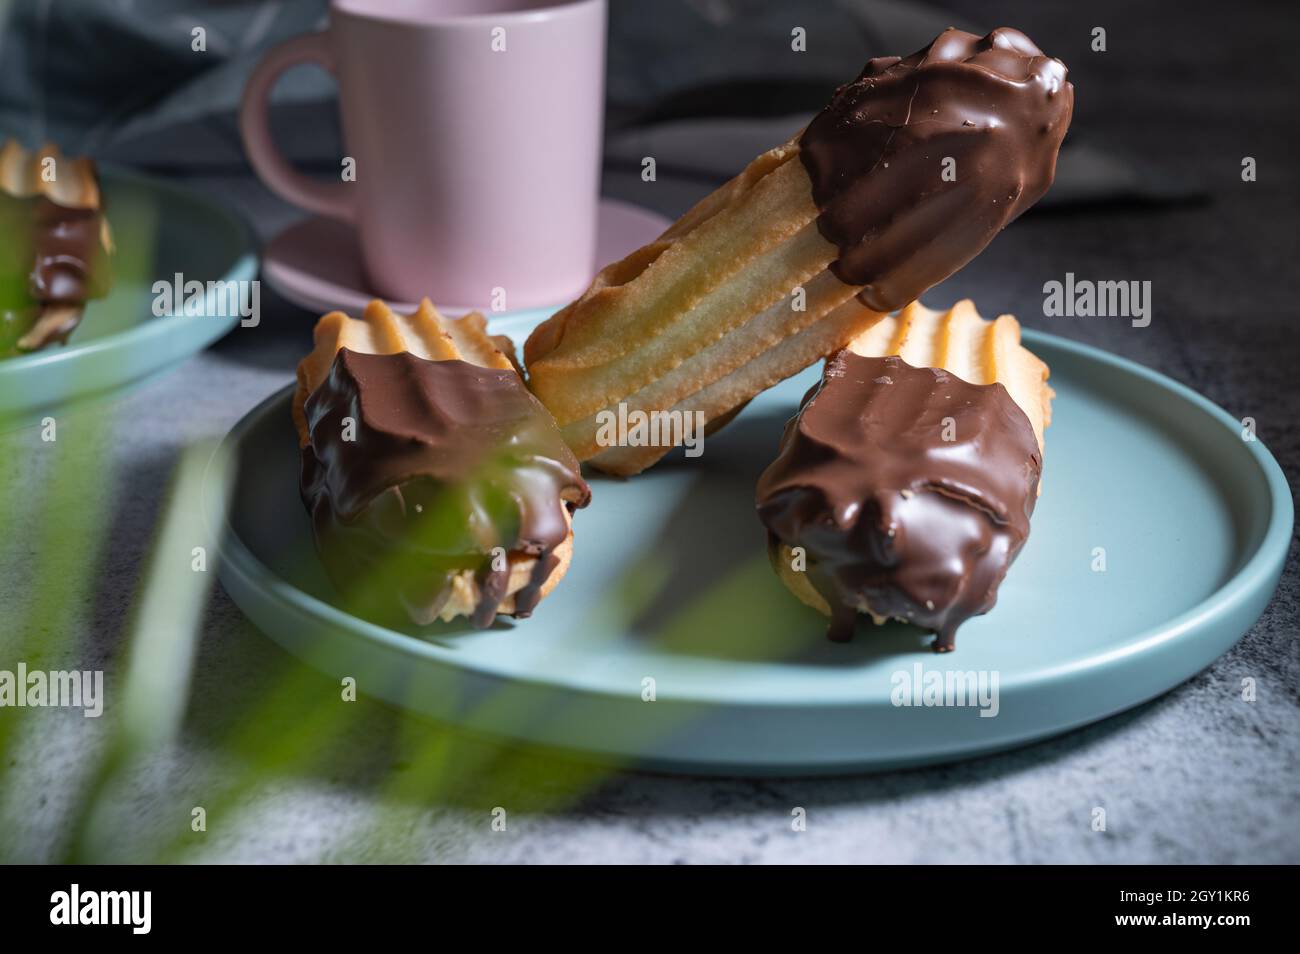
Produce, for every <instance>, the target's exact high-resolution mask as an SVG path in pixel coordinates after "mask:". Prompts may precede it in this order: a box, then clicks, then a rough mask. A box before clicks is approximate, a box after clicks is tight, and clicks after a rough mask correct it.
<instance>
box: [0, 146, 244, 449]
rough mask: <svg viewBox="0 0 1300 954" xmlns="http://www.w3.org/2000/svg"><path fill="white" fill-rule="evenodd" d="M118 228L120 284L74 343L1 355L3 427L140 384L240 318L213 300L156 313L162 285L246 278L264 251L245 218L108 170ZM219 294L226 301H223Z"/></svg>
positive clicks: (116, 279)
mask: <svg viewBox="0 0 1300 954" xmlns="http://www.w3.org/2000/svg"><path fill="white" fill-rule="evenodd" d="M100 171H101V186H102V189H103V194H104V202H105V208H106V210H107V212H108V219H109V222H110V224H111V225H112V229H113V240H114V244H115V245H116V253H115V254H114V256H113V260H112V261H113V289H112V291H111V292H110V294H109V295H108V297H106V298H104V299H102V300H99V301H92V302H90V303H89V304H87V306H86V312H85V316H84V317H83V318H82V322H81V325H80V326H79V327H78V328H77V330H76V331H75V332H73V334H72V338H71V340H70V342H69V343H68V344H67V345H64V346H62V347H60V346H57V345H56V346H53V347H50V348H46V349H44V350H42V351H38V352H35V353H34V354H29V355H22V356H20V357H15V358H6V359H3V360H0V425H8V426H20V425H24V424H28V423H31V422H32V421H33V420H35V419H38V418H39V417H40V416H41V415H42V414H44V413H45V412H47V411H50V410H53V409H56V408H61V407H65V406H67V405H68V404H70V403H73V402H77V401H83V400H85V399H88V398H94V397H98V396H102V395H104V394H106V393H109V392H111V391H115V390H117V389H119V388H122V387H125V386H127V385H129V384H132V383H135V382H138V381H141V380H143V379H145V378H147V377H149V376H150V375H153V374H155V373H157V372H159V371H162V370H164V369H166V368H169V367H171V366H173V365H175V364H177V363H178V362H180V361H182V360H184V359H185V358H187V357H189V356H190V355H192V354H194V353H196V352H198V351H202V350H203V349H204V348H206V347H207V346H208V345H209V344H211V343H212V342H214V341H216V340H217V339H218V338H220V337H222V336H223V335H224V334H226V332H228V331H229V330H230V329H231V328H233V327H234V326H235V325H236V324H238V323H239V320H240V319H239V315H238V314H237V313H231V309H228V308H224V307H222V305H223V304H225V301H224V295H222V296H216V295H214V296H210V297H208V298H207V299H206V300H205V309H204V311H205V314H203V315H201V316H198V315H193V316H189V317H186V316H184V315H164V316H163V317H161V318H159V317H156V316H155V315H154V309H153V305H154V300H155V293H154V290H153V286H154V283H155V282H157V281H160V280H163V281H167V282H172V281H173V280H174V277H175V275H176V274H177V273H179V274H181V275H182V276H183V277H184V280H185V281H199V282H203V283H204V285H205V287H206V285H207V283H208V282H209V281H213V282H215V281H226V282H246V281H251V280H252V279H253V278H255V277H256V276H257V257H256V256H255V255H254V254H253V252H252V250H251V246H250V240H249V236H248V233H247V230H246V229H245V227H244V225H243V223H242V222H240V221H239V219H238V218H236V217H235V215H234V214H232V213H231V212H228V211H227V210H226V209H223V208H222V207H221V206H219V205H217V204H215V203H213V202H212V201H210V200H208V199H204V198H202V197H200V196H198V195H195V194H193V193H191V192H188V191H186V190H184V189H181V188H178V187H176V186H173V185H170V184H167V183H164V182H159V181H157V180H155V179H150V178H147V177H145V176H141V175H139V174H137V173H133V172H128V171H126V170H123V169H115V168H112V167H107V166H106V167H102V168H101V170H100ZM219 299H220V300H219Z"/></svg>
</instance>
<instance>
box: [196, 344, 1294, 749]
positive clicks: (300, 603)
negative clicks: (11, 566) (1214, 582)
mask: <svg viewBox="0 0 1300 954" xmlns="http://www.w3.org/2000/svg"><path fill="white" fill-rule="evenodd" d="M1023 337H1024V339H1026V343H1027V344H1029V345H1031V346H1033V345H1035V344H1036V345H1038V346H1040V347H1046V348H1055V349H1057V350H1060V351H1064V352H1068V353H1070V354H1071V355H1073V356H1074V357H1077V358H1082V359H1085V360H1092V361H1100V362H1101V363H1103V364H1106V365H1109V366H1111V367H1112V368H1114V369H1115V370H1118V371H1120V372H1122V373H1126V374H1130V375H1134V376H1136V377H1138V378H1140V379H1142V380H1143V381H1145V382H1146V383H1147V384H1149V385H1152V386H1155V387H1157V388H1159V389H1162V390H1165V391H1168V392H1170V393H1172V394H1173V395H1174V396H1175V397H1177V398H1180V399H1181V400H1183V401H1185V402H1187V403H1190V404H1192V405H1193V406H1195V407H1196V408H1197V409H1198V410H1200V411H1202V412H1203V413H1205V414H1207V415H1208V416H1209V417H1210V418H1211V419H1213V420H1214V421H1216V422H1217V423H1218V424H1219V425H1220V426H1222V427H1224V428H1226V429H1227V430H1228V431H1229V432H1230V433H1234V434H1235V433H1236V432H1237V431H1238V429H1239V428H1240V422H1238V421H1237V420H1236V419H1235V418H1233V417H1232V416H1231V415H1230V414H1228V412H1227V411H1225V410H1224V409H1223V408H1221V407H1219V406H1218V405H1217V404H1215V403H1214V402H1213V401H1211V400H1210V399H1209V398H1206V397H1204V396H1203V395H1201V394H1199V393H1197V392H1196V391H1194V390H1193V389H1191V388H1190V387H1188V386H1186V385H1184V384H1181V383H1179V382H1178V381H1175V380H1174V379H1172V378H1170V377H1168V376H1167V375H1164V374H1162V373H1160V372H1158V371H1154V370H1152V369H1150V368H1147V367H1145V366H1144V365H1141V364H1139V363H1137V362H1136V361H1133V360H1131V359H1129V358H1125V357H1122V356H1120V355H1117V354H1114V353H1112V352H1109V351H1105V350H1104V349H1101V348H1097V347H1095V346H1093V345H1088V344H1084V343H1082V342H1078V341H1073V340H1070V339H1067V338H1062V337H1060V336H1058V335H1054V334H1050V333H1048V332H1044V331H1038V330H1035V329H1024V331H1023ZM293 387H294V385H293V384H292V383H290V384H286V385H285V386H284V387H283V388H280V389H277V390H276V391H274V392H273V393H271V394H270V395H268V396H267V397H266V398H264V399H263V400H262V401H260V402H258V404H257V405H255V406H254V407H253V408H251V409H250V410H249V411H248V412H247V413H245V414H244V415H243V416H242V417H241V418H240V419H239V421H237V422H236V424H235V425H234V426H233V427H232V428H231V429H230V431H229V432H228V433H227V434H226V435H225V437H224V438H222V440H221V441H220V442H219V444H218V446H217V448H216V449H215V450H214V451H213V455H214V459H215V457H216V456H217V455H224V454H228V453H229V452H230V450H231V448H233V447H234V445H236V444H237V443H238V442H239V441H240V440H241V439H242V438H243V437H244V436H245V435H246V434H247V433H248V432H249V431H250V430H252V428H253V427H254V426H255V424H257V423H258V422H259V421H260V420H261V419H262V418H263V417H264V416H265V415H266V414H267V413H268V411H269V409H270V407H271V406H272V405H274V404H277V403H279V402H281V401H283V400H284V399H285V398H286V397H287V396H288V394H289V392H290V391H291V390H292V388H293ZM286 421H287V418H286ZM1241 443H1242V444H1243V445H1245V447H1244V450H1245V452H1246V453H1247V455H1248V456H1249V459H1250V460H1251V461H1252V462H1253V463H1254V464H1255V466H1256V467H1257V468H1258V470H1259V472H1260V474H1261V476H1262V477H1263V478H1264V481H1265V484H1266V486H1267V487H1268V490H1269V493H1268V497H1267V506H1268V508H1269V513H1268V516H1267V521H1266V524H1265V526H1264V529H1263V531H1262V533H1261V534H1260V535H1259V537H1258V539H1257V540H1256V541H1251V542H1250V543H1249V544H1248V546H1246V547H1242V550H1243V551H1247V550H1249V557H1248V558H1247V559H1246V561H1245V562H1244V563H1242V564H1241V565H1240V566H1239V567H1238V568H1237V569H1236V570H1235V571H1234V572H1233V573H1232V575H1231V577H1229V578H1228V579H1227V580H1225V581H1224V582H1223V583H1222V584H1220V585H1219V586H1218V587H1217V588H1216V589H1215V590H1214V591H1213V592H1211V593H1210V594H1209V595H1207V596H1206V597H1205V598H1204V599H1202V600H1201V601H1200V602H1198V603H1196V604H1195V605H1194V606H1192V607H1190V608H1189V609H1187V610H1184V611H1183V612H1182V613H1180V614H1178V615H1176V616H1173V617H1170V618H1168V619H1166V620H1163V621H1161V622H1160V623H1157V624H1156V625H1154V626H1150V627H1147V628H1146V629H1144V630H1141V631H1138V632H1136V633H1133V634H1131V635H1130V636H1129V637H1128V638H1127V639H1125V641H1124V642H1123V643H1122V644H1120V645H1118V646H1114V647H1112V648H1110V649H1108V650H1105V651H1099V652H1097V653H1094V654H1092V655H1089V656H1087V657H1085V658H1083V659H1080V660H1075V661H1072V662H1066V663H1060V664H1056V665H1049V666H1046V667H1042V668H1039V669H1035V670H1033V671H1031V672H1022V673H1019V674H1007V675H1006V677H1005V678H1003V679H1002V680H1001V691H1002V692H1003V693H1006V692H1009V691H1015V690H1016V689H1019V688H1022V687H1025V686H1033V687H1039V688H1041V687H1042V686H1044V685H1050V684H1052V683H1054V682H1058V681H1060V680H1062V679H1066V678H1069V677H1071V676H1072V675H1076V674H1078V673H1079V672H1089V673H1097V672H1100V671H1103V670H1105V669H1108V668H1111V667H1113V666H1115V665H1118V664H1121V663H1122V662H1123V661H1124V660H1125V659H1127V658H1129V657H1133V656H1137V655H1140V654H1143V653H1147V652H1150V651H1151V650H1154V649H1156V648H1158V647H1159V646H1161V645H1164V644H1167V643H1169V642H1171V641H1173V640H1176V639H1179V638H1181V637H1183V636H1185V635H1187V634H1188V633H1189V632H1191V631H1193V630H1200V629H1203V628H1207V627H1211V626H1214V625H1215V624H1216V623H1218V622H1220V621H1226V620H1229V619H1231V617H1232V616H1233V615H1234V614H1235V613H1237V612H1239V611H1240V610H1241V609H1242V608H1243V607H1244V606H1246V605H1248V604H1250V603H1251V602H1253V601H1254V600H1257V599H1259V598H1260V596H1261V592H1262V591H1267V592H1264V593H1263V605H1266V604H1267V602H1268V601H1269V600H1271V599H1272V597H1273V595H1274V594H1275V592H1276V577H1277V574H1278V573H1280V571H1281V569H1282V568H1283V567H1284V566H1285V561H1286V556H1287V553H1288V550H1289V541H1290V537H1291V532H1292V527H1293V523H1294V504H1293V501H1292V497H1291V493H1290V486H1289V484H1288V483H1287V480H1286V476H1285V474H1284V472H1283V471H1282V468H1281V466H1280V465H1279V464H1278V463H1277V460H1276V459H1275V458H1274V456H1273V455H1272V453H1271V452H1270V451H1269V450H1268V449H1267V446H1266V445H1265V444H1264V442H1263V441H1261V440H1259V439H1256V440H1255V441H1252V442H1247V441H1241ZM1252 444H1253V446H1250V445H1252ZM212 473H213V463H212V462H209V465H208V468H207V470H206V472H205V475H204V486H203V496H204V505H203V515H204V519H205V520H207V521H209V526H210V528H211V523H212V518H213V515H214V514H221V516H220V527H219V529H218V530H216V531H215V533H216V538H217V539H219V540H220V541H221V544H220V555H221V559H220V571H219V572H220V574H221V575H222V576H223V577H224V575H225V574H226V573H227V572H236V573H238V575H239V576H240V578H241V582H242V583H243V584H244V585H247V586H250V587H254V588H256V589H258V590H260V591H261V593H262V594H263V596H264V597H269V598H271V599H273V600H276V601H278V602H281V603H284V604H287V605H288V606H289V607H290V608H292V609H293V610H294V611H296V612H298V613H300V614H305V615H306V616H308V617H310V618H313V619H316V620H317V621H319V622H321V623H322V624H324V625H326V626H329V627H331V628H332V629H334V630H338V631H344V632H347V633H348V634H349V635H351V636H354V637H361V638H363V639H366V640H368V641H369V640H375V641H377V642H378V643H379V644H380V645H381V646H382V647H383V648H385V649H387V650H390V651H396V652H399V653H402V654H404V655H406V656H408V657H411V658H415V659H418V660H419V661H420V662H422V663H433V664H436V665H438V666H441V667H445V668H448V669H452V670H455V671H458V672H464V673H469V674H472V675H474V676H476V677H478V678H482V679H489V680H495V681H499V682H503V683H511V684H521V685H527V686H531V687H535V688H544V689H550V690H557V689H558V690H562V691H566V692H570V693H575V694H580V695H581V696H583V697H586V698H606V699H610V700H624V699H625V698H626V695H625V694H619V693H614V692H610V691H607V690H604V689H602V688H599V687H592V686H590V685H587V684H582V683H575V682H571V681H568V680H567V679H554V678H546V679H541V678H536V677H533V676H531V675H515V674H510V673H503V672H501V671H500V670H498V669H496V668H493V667H492V666H490V665H484V664H483V663H482V662H481V661H477V660H473V659H468V660H467V659H465V658H463V657H459V658H458V657H456V656H455V655H454V654H453V651H452V650H449V649H446V648H445V647H442V646H439V645H438V644H437V643H435V642H432V641H429V640H424V639H420V638H418V637H416V636H411V635H408V634H406V633H401V632H397V631H395V630H391V629H388V628H386V627H383V626H380V625H379V624H376V623H373V622H371V621H369V620H365V619H362V618H360V617H356V616H353V615H352V614H350V613H347V612H346V611H344V610H342V609H339V608H338V607H336V606H334V605H332V604H330V603H328V602H326V601H324V600H321V599H318V598H317V597H315V596H312V595H311V594H310V593H307V592H305V591H304V590H301V589H299V588H298V587H296V586H294V585H293V584H292V583H290V582H289V581H287V580H285V579H284V578H282V577H280V576H279V574H277V573H276V572H275V571H273V570H272V569H271V568H270V567H268V566H267V565H266V564H264V563H263V562H262V561H261V560H260V559H259V558H258V557H257V556H256V555H254V554H253V552H252V551H251V550H250V549H249V548H248V546H247V544H245V543H244V541H243V540H242V539H241V538H240V537H239V535H238V533H237V532H236V531H235V529H234V526H233V525H232V524H231V522H230V513H229V512H227V513H222V510H221V509H214V506H213V505H214V503H215V502H216V501H217V499H218V498H219V497H220V489H219V488H215V487H213V486H212V483H211V479H210V478H211V475H212ZM233 509H234V505H233V502H232V504H231V508H230V510H231V512H233ZM236 605H238V603H237V604H236ZM241 612H243V609H242V607H241ZM246 615H247V614H246ZM1252 622H1253V620H1252ZM1247 631H1248V630H1243V631H1242V632H1241V633H1239V634H1237V636H1236V639H1240V638H1241V637H1242V636H1244V635H1245V633H1246V632H1247ZM266 635H268V636H270V637H271V638H272V639H273V640H274V641H276V642H280V640H279V639H277V638H276V637H275V636H274V635H273V634H270V633H267V634H266ZM1235 641H1236V640H1234V642H1235ZM1215 658H1218V657H1217V656H1216V657H1215ZM1182 681H1184V680H1182V679H1180V680H1179V681H1178V682H1176V683H1174V684H1173V686H1176V685H1178V684H1180V683H1181V682H1182ZM1173 686H1170V687H1169V688H1173ZM1164 691H1167V690H1164ZM664 701H668V700H666V699H665V700H664ZM672 701H673V702H678V703H682V704H687V705H700V704H703V705H713V706H723V707H734V706H757V707H777V706H781V707H793V708H797V709H801V710H805V709H818V708H826V709H838V708H843V707H845V706H850V707H856V708H861V709H866V708H869V707H870V706H871V705H872V704H873V702H874V701H876V700H872V699H866V698H857V699H849V698H845V697H840V696H836V695H831V696H821V697H818V698H814V699H804V700H801V701H798V702H794V701H790V700H782V699H764V698H762V697H759V698H735V699H733V698H718V697H717V696H716V695H709V694H707V693H704V692H700V691H697V690H695V689H694V688H693V687H691V688H688V689H687V690H686V691H682V689H681V688H680V687H679V688H678V689H675V690H674V692H673V693H672ZM1140 701H1142V700H1139V702H1135V703H1133V704H1134V705H1136V704H1139V703H1140ZM1125 708H1128V707H1125ZM1116 711H1122V709H1121V710H1116ZM1104 717H1105V716H1098V718H1099V719H1100V718H1104ZM1087 721H1093V720H1086V721H1085V723H1081V724H1087ZM1060 731H1067V730H1065V729H1061V730H1053V731H1050V732H1048V733H1046V734H1047V735H1055V734H1058V733H1059V732H1060Z"/></svg>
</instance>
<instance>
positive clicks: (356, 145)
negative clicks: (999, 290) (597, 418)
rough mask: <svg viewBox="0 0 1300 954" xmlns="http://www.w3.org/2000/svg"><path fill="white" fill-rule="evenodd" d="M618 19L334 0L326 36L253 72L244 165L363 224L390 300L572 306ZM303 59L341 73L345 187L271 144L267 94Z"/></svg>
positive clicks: (526, 8)
mask: <svg viewBox="0 0 1300 954" xmlns="http://www.w3.org/2000/svg"><path fill="white" fill-rule="evenodd" d="M605 16H606V10H605V0H568V2H565V0H333V2H332V3H331V5H330V24H329V28H328V29H327V30H326V31H325V32H323V33H316V34H309V35H307V36H302V37H297V38H295V39H292V40H289V41H287V42H285V43H282V44H280V45H279V46H277V47H275V48H274V49H272V50H271V51H270V52H269V53H268V54H267V55H266V57H265V58H264V59H263V60H262V62H261V63H259V64H258V66H257V68H256V69H255V70H254V71H253V74H252V76H251V77H250V79H249V81H248V86H247V88H246V89H245V91H244V100H243V103H242V105H241V107H240V116H239V123H240V129H241V131H242V133H243V137H244V148H245V150H247V152H248V158H249V161H250V162H251V163H252V165H253V168H254V170H255V171H256V172H257V174H258V176H260V177H261V179H262V181H263V182H265V183H266V185H267V186H268V187H269V188H270V189H271V190H272V191H274V192H276V193H277V194H279V195H280V196H281V197H283V198H285V199H287V200H288V201H290V202H293V203H294V204H295V205H299V206H302V207H303V208H305V209H307V210H309V211H312V212H317V213H322V214H324V215H329V216H333V217H335V218H339V219H343V220H345V221H347V222H351V223H354V224H355V225H356V227H357V229H358V231H359V235H360V241H361V248H362V258H363V263H364V265H365V269H366V273H367V275H368V277H369V280H370V283H371V285H372V286H373V289H374V291H376V292H378V293H380V294H383V295H386V296H388V297H391V298H394V299H400V300H404V301H418V300H419V299H420V298H421V297H423V296H426V295H427V296H428V297H430V298H432V299H433V300H434V301H435V302H438V303H440V304H445V305H450V306H452V307H474V308H495V309H496V310H502V308H506V309H510V310H513V309H518V308H528V307H535V306H540V305H548V304H554V303H558V302H564V301H566V300H568V299H569V298H572V297H574V296H575V295H576V294H577V293H578V292H580V291H581V290H582V288H583V287H584V286H585V285H586V283H587V282H588V281H589V280H590V278H591V269H592V260H593V257H594V254H595V241H596V208H597V199H598V191H599V188H600V144H601V125H602V113H603V107H604V84H605ZM299 63H314V64H316V65H317V66H320V67H323V68H324V69H326V70H328V71H330V72H331V73H334V74H335V75H336V76H337V77H338V84H339V104H340V109H341V113H342V118H343V139H344V143H345V148H346V149H347V153H348V155H347V157H344V158H343V159H342V160H341V162H340V181H338V182H324V181H319V180H316V179H311V178H308V177H307V176H304V175H303V174H301V173H299V172H297V171H295V170H294V169H293V167H292V166H290V164H289V163H288V161H287V160H286V159H285V158H284V156H282V155H281V154H280V153H279V151H278V150H277V149H276V148H275V146H274V144H273V142H272V140H271V132H270V128H269V125H268V121H267V97H268V95H269V93H270V90H271V87H272V86H273V85H274V84H275V82H276V80H277V79H278V78H279V76H280V74H281V73H282V72H284V70H286V69H288V68H289V67H291V66H295V65H297V64H299ZM348 158H350V159H352V160H354V163H355V181H344V180H345V179H346V176H345V175H344V173H345V171H346V170H347V168H348V163H347V161H346V160H347V159H348Z"/></svg>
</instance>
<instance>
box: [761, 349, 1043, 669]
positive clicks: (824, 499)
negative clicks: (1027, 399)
mask: <svg viewBox="0 0 1300 954" xmlns="http://www.w3.org/2000/svg"><path fill="white" fill-rule="evenodd" d="M1041 472H1042V455H1041V454H1040V452H1039V449H1038V442H1037V440H1036V439H1035V437H1034V431H1033V427H1032V426H1031V425H1030V423H1029V419H1028V418H1027V417H1026V416H1025V414H1024V412H1023V411H1021V410H1020V408H1019V407H1018V406H1017V405H1016V403H1015V402H1014V401H1013V400H1012V399H1011V396H1010V395H1009V394H1008V393H1007V391H1006V389H1005V388H1004V387H1003V386H1002V385H1001V384H989V385H977V384H970V383H968V382H966V381H963V380H962V379H960V378H958V377H957V376H955V375H953V374H951V373H949V372H947V371H944V370H941V369H936V368H914V367H912V366H911V365H909V364H907V363H906V362H904V361H903V360H902V359H901V358H898V357H889V358H865V357H862V356H861V355H857V354H854V353H853V352H851V351H848V350H844V351H840V352H838V353H837V354H835V355H834V356H832V358H831V359H830V360H829V361H828V362H827V364H826V372H825V374H824V376H823V378H822V381H821V383H820V384H819V385H818V386H817V387H815V388H814V389H813V390H812V391H810V392H809V393H808V395H807V396H806V397H805V398H804V401H803V405H802V407H801V408H800V410H799V413H798V414H797V415H796V416H795V417H794V418H792V419H791V420H790V422H789V423H788V424H787V425H786V428H785V434H784V436H783V437H782V439H781V449H780V452H779V454H778V456H777V458H776V460H775V461H773V463H772V464H771V465H770V466H769V467H768V468H767V470H766V471H764V472H763V475H762V476H761V477H760V478H759V481H758V488H757V506H758V514H759V518H760V519H761V520H762V521H763V523H764V524H765V525H766V526H767V528H768V531H769V537H770V541H771V544H772V548H773V553H774V556H775V552H776V548H777V545H778V544H780V543H784V544H786V545H787V546H791V547H795V546H799V547H803V548H804V551H805V553H806V554H807V558H808V566H807V572H808V580H809V582H810V583H811V584H812V585H813V587H814V588H815V589H816V590H817V592H818V593H820V594H821V595H822V597H823V598H824V599H825V600H826V602H827V603H828V604H829V605H830V608H831V628H830V632H829V635H830V637H831V638H832V639H848V638H850V637H851V636H852V633H853V625H854V622H855V621H856V614H857V613H858V611H859V610H863V611H869V612H871V613H874V614H875V615H877V616H884V617H894V618H898V619H903V620H907V621H908V622H912V623H915V624H916V625H918V626H921V627H923V628H925V629H928V630H931V631H933V632H936V633H937V634H938V638H937V639H936V640H935V649H936V650H939V651H946V650H950V649H952V648H953V645H954V639H955V636H956V632H957V628H958V627H959V626H961V624H962V623H964V622H965V621H966V620H967V619H969V618H970V617H972V616H976V615H978V614H980V613H986V612H988V611H989V610H990V609H992V608H993V605H994V603H995V602H996V600H997V589H998V586H999V584H1000V583H1001V582H1002V578H1003V577H1004V576H1005V575H1006V571H1007V567H1008V566H1010V564H1011V561H1012V560H1014V559H1015V557H1016V554H1018V553H1019V552H1020V548H1021V547H1022V546H1023V545H1024V543H1025V539H1026V538H1027V537H1028V536H1029V516H1030V514H1032V513H1033V509H1034V503H1035V502H1036V500H1037V495H1038V478H1039V475H1040V474H1041Z"/></svg>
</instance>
